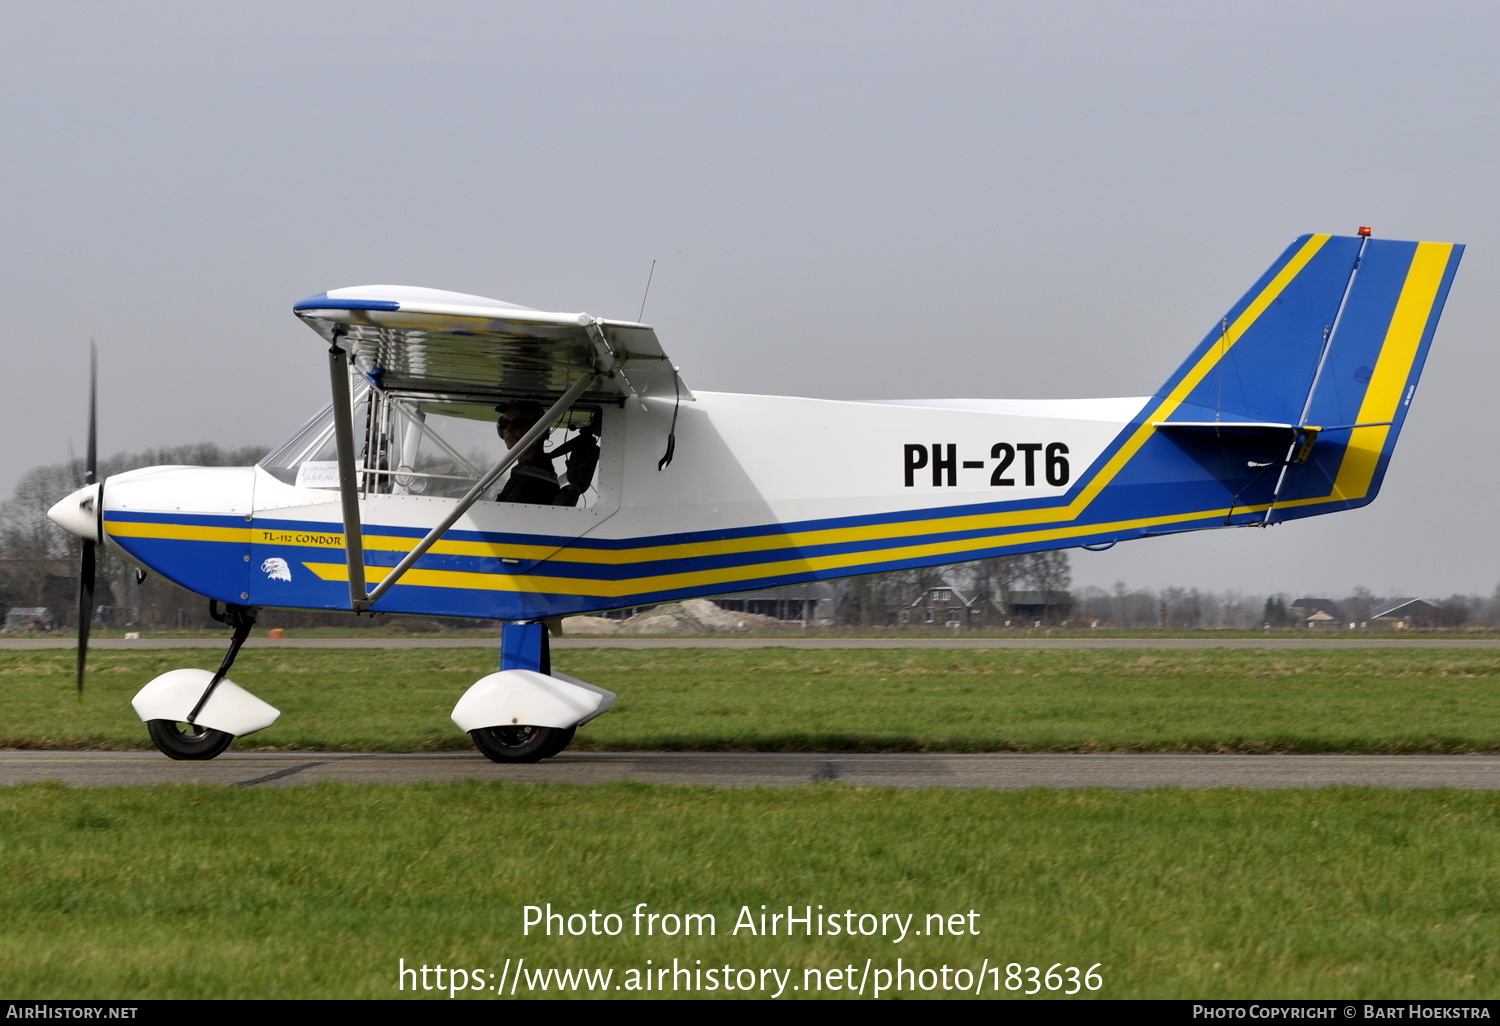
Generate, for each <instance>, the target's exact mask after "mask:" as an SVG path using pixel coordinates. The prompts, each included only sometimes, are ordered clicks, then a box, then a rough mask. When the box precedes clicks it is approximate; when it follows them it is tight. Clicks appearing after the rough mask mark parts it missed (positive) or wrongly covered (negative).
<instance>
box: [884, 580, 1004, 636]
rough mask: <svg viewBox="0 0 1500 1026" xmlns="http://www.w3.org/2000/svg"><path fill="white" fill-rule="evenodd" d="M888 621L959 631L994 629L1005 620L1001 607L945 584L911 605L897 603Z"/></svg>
mask: <svg viewBox="0 0 1500 1026" xmlns="http://www.w3.org/2000/svg"><path fill="white" fill-rule="evenodd" d="M887 621H888V622H894V623H896V624H897V625H900V626H917V627H948V628H950V629H953V630H959V629H963V628H970V627H986V626H990V627H993V626H995V625H996V624H998V623H1001V622H1003V617H1002V615H1001V610H1000V608H999V607H998V606H996V605H995V603H993V602H991V601H990V600H989V599H988V598H986V597H985V596H983V595H977V594H972V593H967V592H964V591H961V590H960V589H958V588H955V587H953V586H952V585H951V584H947V583H944V584H940V585H937V586H935V587H931V588H927V589H926V590H924V591H923V592H921V593H920V594H918V595H917V596H916V597H915V598H913V599H911V600H909V601H907V602H901V603H897V604H895V606H894V607H893V608H891V609H890V610H889V613H888V616H887Z"/></svg>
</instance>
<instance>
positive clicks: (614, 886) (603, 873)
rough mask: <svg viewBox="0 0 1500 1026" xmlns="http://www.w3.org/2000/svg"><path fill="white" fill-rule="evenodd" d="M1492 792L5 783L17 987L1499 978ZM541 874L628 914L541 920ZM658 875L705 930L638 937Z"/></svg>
mask: <svg viewBox="0 0 1500 1026" xmlns="http://www.w3.org/2000/svg"><path fill="white" fill-rule="evenodd" d="M1497 818H1500V805H1497V800H1496V799H1495V798H1494V797H1493V796H1491V795H1489V794H1484V793H1473V792H1453V791H1438V792H1382V791H1370V790H1358V789H1332V790H1326V791H1316V792H1308V791H1286V792H1243V791H1191V792H1190V791H1156V792H1143V793H1121V792H1103V791H1074V792H1053V791H1039V790H1038V791H1022V792H956V791H916V792H898V791H884V790H879V789H870V790H859V789H855V788H850V787H846V786H843V785H839V784H824V785H812V786H807V787H802V788H794V789H787V790H778V791H770V790H759V789H748V790H712V789H707V788H669V787H653V786H646V785H628V784H622V785H610V786H605V787H594V788H577V787H567V786H562V785H505V784H477V783H474V784H463V785H454V786H445V787H437V786H412V787H400V788H396V787H375V786H357V785H345V786H336V785H319V786H316V787H308V788H293V789H288V790H282V791H244V790H231V789H222V788H221V789H214V788H200V787H168V788H137V789H119V790H69V789H66V788H63V787H60V786H35V785H32V786H25V787H19V788H10V789H3V790H0V907H3V908H4V909H5V929H4V930H3V931H0V992H3V993H5V994H7V995H12V996H17V997H26V998H33V997H43V996H62V995H66V996H70V997H91V996H98V997H115V998H120V997H140V998H146V997H199V998H206V997H298V998H309V997H378V998H389V997H399V996H418V997H429V998H430V997H438V998H440V999H442V1000H448V996H447V994H438V993H433V992H419V993H417V994H416V995H413V994H412V991H411V990H410V989H408V990H406V991H405V992H402V991H398V989H397V985H398V972H397V970H398V965H399V964H400V963H399V960H400V959H405V962H406V964H407V965H408V966H412V965H416V966H420V965H423V964H426V965H428V966H436V965H438V964H440V963H441V964H443V965H444V966H445V967H450V968H451V967H455V966H458V967H463V968H465V969H466V970H469V969H474V970H482V971H483V972H484V973H488V972H494V973H495V974H496V977H498V976H499V975H500V974H501V971H502V967H503V966H504V965H505V962H506V959H519V958H523V957H524V958H525V959H527V963H526V964H527V966H529V967H531V968H532V969H534V970H545V969H547V968H549V967H550V968H559V969H568V968H589V969H612V970H613V971H614V976H613V977H612V980H613V983H612V984H611V985H612V986H613V985H624V986H626V987H628V986H629V979H630V978H629V976H628V975H627V972H628V971H629V970H631V969H635V970H637V972H638V971H639V970H641V969H644V968H647V960H648V959H650V960H651V964H652V965H653V966H656V967H660V966H662V965H664V964H665V965H668V966H670V965H671V960H672V959H673V958H676V959H678V960H679V963H680V964H681V965H687V966H692V967H694V968H702V967H719V966H725V965H728V966H730V967H732V968H733V969H735V970H738V969H741V968H750V969H756V970H759V969H763V968H774V969H776V970H778V971H783V972H784V971H786V970H791V971H792V976H791V977H790V978H789V983H790V985H795V986H803V985H805V984H806V983H807V982H808V979H809V978H808V977H807V976H806V975H804V971H805V970H807V969H816V970H819V971H820V972H821V971H824V970H828V969H833V968H836V967H843V966H847V965H853V966H855V967H856V968H857V969H862V968H863V967H864V965H865V963H866V959H870V960H871V963H872V965H873V967H874V968H875V969H877V970H878V969H886V970H887V971H890V970H894V969H895V968H896V959H897V958H898V957H899V958H901V959H902V960H903V963H904V966H905V967H907V968H916V969H918V970H921V969H932V970H939V969H940V968H941V967H942V966H944V965H947V966H948V967H949V968H950V970H957V969H960V968H966V969H967V970H968V973H969V977H970V979H972V978H974V976H975V975H977V974H978V973H979V971H980V970H981V969H982V968H983V963H984V960H985V959H988V960H989V964H990V965H991V966H1002V967H1003V966H1005V965H1007V964H1008V963H1012V962H1015V963H1019V964H1021V965H1023V966H1032V965H1036V966H1038V967H1039V969H1040V970H1041V972H1043V973H1044V972H1045V971H1046V970H1047V968H1049V967H1050V966H1052V965H1053V964H1054V963H1062V965H1063V966H1064V967H1067V966H1076V967H1078V969H1079V970H1080V973H1081V972H1083V971H1086V970H1087V969H1088V968H1089V967H1091V966H1093V965H1094V964H1096V963H1098V964H1099V966H1098V969H1097V970H1096V972H1097V973H1098V974H1099V976H1100V977H1102V979H1103V986H1102V987H1101V988H1100V989H1099V990H1098V991H1097V994H1098V996H1100V997H1111V998H1121V997H1189V996H1191V997H1195V998H1227V997H1271V996H1279V997H1324V998H1333V997H1348V998H1353V997H1360V998H1377V997H1388V998H1395V997H1455V998H1461V997H1470V998H1473V997H1493V995H1494V992H1495V990H1494V988H1495V979H1496V975H1497V971H1500V885H1497V878H1496V846H1495V839H1496V827H1497V826H1500V822H1497ZM548 902H550V903H551V904H552V906H553V908H554V910H557V911H560V912H563V913H572V912H581V913H588V912H589V911H591V910H598V911H599V912H601V913H610V912H613V913H617V914H620V915H621V916H622V925H623V932H622V933H621V934H620V935H619V936H615V937H603V936H600V937H594V936H580V937H559V936H553V937H550V938H549V937H546V936H542V935H539V934H538V933H533V934H532V935H530V936H526V935H523V932H522V924H523V919H522V917H523V907H524V906H525V905H528V904H535V905H544V904H545V903H548ZM639 902H646V903H647V904H648V910H649V911H656V912H660V913H668V912H676V913H679V914H682V913H688V912H697V913H711V914H713V915H714V916H715V920H716V922H715V926H716V930H715V933H714V935H712V936H671V937H664V936H652V937H644V936H639V937H638V936H634V935H632V934H633V931H632V926H631V918H630V913H631V911H632V910H633V909H634V908H635V907H636V905H637V903H639ZM762 904H764V905H766V906H768V909H769V910H771V911H778V910H782V909H784V908H785V907H786V906H787V905H788V904H791V905H794V906H796V907H797V908H798V909H799V911H800V910H801V908H802V907H804V906H807V905H813V906H814V907H816V906H817V905H819V904H821V905H823V906H824V909H825V913H826V912H828V911H837V912H840V913H842V912H844V911H846V910H852V911H853V912H855V913H856V916H857V915H858V914H861V913H876V914H880V913H897V914H900V915H906V914H915V919H914V921H913V922H912V924H911V926H912V928H914V929H921V928H922V927H923V926H924V925H925V924H926V922H927V920H926V916H927V915H928V914H937V913H941V914H943V915H944V916H945V917H946V916H948V915H951V914H955V913H957V914H960V915H962V916H963V920H962V923H963V926H964V928H965V934H964V935H962V936H931V935H926V936H914V935H909V936H907V938H906V939H905V940H903V941H900V942H899V943H897V942H895V940H894V934H892V935H891V936H886V937H881V936H879V935H875V936H856V937H848V936H838V937H831V936H823V937H817V936H813V937H806V936H800V935H799V936H794V937H790V938H789V937H786V936H784V935H778V936H775V937H764V936H753V935H750V934H747V933H746V932H745V931H743V930H742V931H741V932H740V933H739V934H738V935H736V934H734V933H733V932H732V931H733V927H734V925H735V923H736V920H737V918H738V914H739V911H740V909H741V908H742V907H743V906H749V908H750V909H751V911H752V914H754V915H757V916H758V914H759V911H760V908H759V906H760V905H762ZM970 911H973V912H976V913H978V915H977V917H975V918H973V919H970V918H968V916H967V914H968V913H969V912H970ZM950 925H951V921H950ZM970 926H972V927H973V928H975V929H977V930H978V934H977V935H971V934H969V933H967V930H968V928H969V927H970ZM892 929H895V927H894V924H892ZM936 978H937V976H936V973H934V974H933V975H932V976H931V977H930V979H931V980H933V981H935V980H936ZM961 978H962V977H956V978H953V979H961ZM988 978H989V979H990V980H991V981H992V982H994V983H998V984H999V985H1000V986H1001V987H1002V989H1003V987H1004V983H1005V970H1004V969H1003V968H1002V969H1001V970H1000V974H999V975H998V976H993V975H992V976H990V977H988ZM430 979H432V978H430ZM741 979H743V978H741ZM473 980H474V982H478V983H481V985H483V986H492V985H493V982H494V981H490V980H488V979H487V978H486V977H485V976H483V975H476V976H475V977H473ZM466 982H467V980H466ZM889 982H891V980H890V979H889V978H888V979H887V983H889ZM913 982H914V983H915V982H916V980H915V979H914V980H913ZM417 985H418V983H417V981H416V979H415V978H413V979H412V980H411V981H410V986H411V987H415V986H417ZM918 985H920V984H918ZM770 986H771V989H774V985H770ZM1026 986H1027V987H1029V986H1030V984H1029V983H1027V984H1026ZM528 989H531V990H533V992H535V991H536V990H537V988H535V987H532V988H528V986H527V985H525V984H523V985H521V986H520V987H519V989H518V996H520V995H524V994H526V993H527V991H528ZM607 993H608V994H609V995H610V996H632V994H631V992H630V991H629V990H628V989H627V990H622V991H619V992H616V991H613V990H609V991H607ZM988 993H989V989H988V987H987V989H986V995H988ZM1008 993H1009V992H1003V993H1002V996H1006V995H1007V994H1008ZM1044 993H1045V992H1044ZM668 994H669V995H670V991H669V992H668ZM824 995H825V996H828V992H827V991H825V992H824ZM458 996H459V998H469V999H483V998H486V997H488V998H494V997H495V995H494V994H491V993H487V992H483V991H481V992H468V991H465V992H463V993H460V994H459V995H458ZM653 996H654V992H653ZM683 996H695V995H693V994H685V995H683ZM710 996H725V995H724V994H723V992H722V991H719V992H717V993H715V994H712V995H710ZM753 996H766V994H765V993H763V992H756V993H755V994H754V995H753ZM786 996H806V995H805V993H803V992H800V991H799V992H796V993H795V995H794V994H793V992H791V991H790V989H788V991H787V994H786ZM834 996H847V995H846V994H844V992H842V991H840V992H839V993H838V994H837V995H834ZM866 996H870V995H869V992H868V991H867V993H866ZM887 996H890V995H887ZM906 996H912V995H911V992H910V991H909V990H908V991H907V992H906ZM922 996H943V992H942V991H941V990H938V991H935V992H932V993H928V994H924V995H922ZM950 996H953V995H950ZM1085 996H1086V995H1085Z"/></svg>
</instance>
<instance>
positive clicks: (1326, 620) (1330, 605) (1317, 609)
mask: <svg viewBox="0 0 1500 1026" xmlns="http://www.w3.org/2000/svg"><path fill="white" fill-rule="evenodd" d="M1288 612H1290V613H1291V614H1292V615H1293V616H1294V617H1296V618H1297V619H1298V620H1300V621H1301V622H1302V624H1303V626H1305V627H1326V626H1328V625H1329V624H1337V623H1342V622H1343V620H1344V614H1343V613H1341V612H1339V607H1338V603H1337V602H1334V601H1332V600H1331V599H1326V598H1299V599H1298V600H1297V601H1296V602H1293V603H1292V604H1291V606H1290V607H1288Z"/></svg>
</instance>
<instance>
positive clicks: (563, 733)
mask: <svg viewBox="0 0 1500 1026" xmlns="http://www.w3.org/2000/svg"><path fill="white" fill-rule="evenodd" d="M614 702H615V696H614V694H613V693H612V692H609V691H605V690H604V689H603V688H599V687H595V686H594V685H592V684H588V683H585V682H584V681H581V680H577V679H576V678H573V677H569V676H568V675H567V674H565V673H556V672H554V671H553V669H552V652H551V645H550V644H549V642H548V638H547V629H546V627H545V626H544V625H543V624H540V623H508V624H506V625H505V626H504V627H502V628H501V631H500V672H498V673H492V674H490V675H489V676H487V677H484V678H481V679H480V680H479V681H478V682H477V683H475V684H474V686H473V687H471V688H469V690H468V691H466V692H465V693H464V696H463V697H462V698H460V699H459V700H458V704H457V705H456V706H454V707H453V722H454V723H456V724H458V726H459V729H460V730H464V731H467V732H468V734H469V737H471V738H473V739H474V747H475V748H478V749H479V751H480V752H481V753H482V754H483V755H484V756H485V757H486V758H488V759H492V760H494V761H495V762H539V761H540V760H542V759H546V758H550V757H551V756H554V755H556V754H557V753H558V752H560V751H562V750H563V749H564V748H566V747H568V745H569V743H571V742H572V740H573V735H574V734H576V733H577V732H578V728H579V727H580V726H582V725H583V724H585V723H587V722H588V721H589V720H591V719H593V718H594V717H596V716H599V715H600V714H602V713H604V712H607V711H608V710H609V708H610V706H612V705H614Z"/></svg>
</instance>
